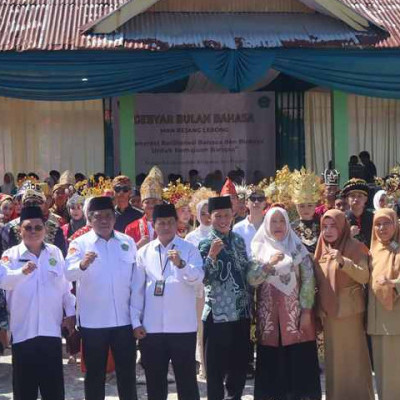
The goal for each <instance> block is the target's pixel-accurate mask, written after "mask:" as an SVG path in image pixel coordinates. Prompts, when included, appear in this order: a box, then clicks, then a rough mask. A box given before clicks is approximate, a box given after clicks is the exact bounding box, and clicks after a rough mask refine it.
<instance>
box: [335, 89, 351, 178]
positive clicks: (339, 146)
mask: <svg viewBox="0 0 400 400" xmlns="http://www.w3.org/2000/svg"><path fill="white" fill-rule="evenodd" d="M331 99H332V105H331V107H332V160H333V165H334V167H335V168H336V169H337V170H338V171H339V172H340V183H341V186H343V184H344V183H345V182H346V181H347V180H348V179H349V166H348V163H349V157H350V155H349V135H348V128H349V119H348V107H347V93H344V92H341V91H338V90H333V91H332V94H331Z"/></svg>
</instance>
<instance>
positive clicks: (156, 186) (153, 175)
mask: <svg viewBox="0 0 400 400" xmlns="http://www.w3.org/2000/svg"><path fill="white" fill-rule="evenodd" d="M163 181H164V177H163V174H162V172H161V170H160V168H158V167H157V166H154V167H153V168H152V169H151V170H150V172H149V174H148V175H147V176H146V178H145V180H144V181H143V183H142V185H141V186H140V197H141V199H142V201H143V200H146V199H158V200H162V196H163Z"/></svg>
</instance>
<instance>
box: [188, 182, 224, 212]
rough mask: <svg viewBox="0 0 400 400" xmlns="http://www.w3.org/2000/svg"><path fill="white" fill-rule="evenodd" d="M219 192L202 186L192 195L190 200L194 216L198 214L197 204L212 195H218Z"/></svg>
mask: <svg viewBox="0 0 400 400" xmlns="http://www.w3.org/2000/svg"><path fill="white" fill-rule="evenodd" d="M217 196H218V194H217V192H214V191H213V190H212V189H209V188H206V187H201V188H200V189H198V190H196V191H195V192H194V193H193V194H192V197H191V200H190V204H189V206H190V211H191V212H192V214H193V216H195V217H196V216H197V204H199V203H200V202H201V201H203V200H208V199H209V198H210V197H217Z"/></svg>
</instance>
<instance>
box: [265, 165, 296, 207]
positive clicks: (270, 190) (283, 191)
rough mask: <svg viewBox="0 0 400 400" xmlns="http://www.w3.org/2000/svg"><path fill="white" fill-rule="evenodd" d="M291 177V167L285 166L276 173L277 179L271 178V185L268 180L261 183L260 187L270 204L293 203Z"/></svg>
mask: <svg viewBox="0 0 400 400" xmlns="http://www.w3.org/2000/svg"><path fill="white" fill-rule="evenodd" d="M291 175H292V173H291V172H290V169H289V167H288V166H287V165H285V166H284V167H283V168H282V169H281V170H278V171H276V175H275V179H274V178H270V181H269V183H268V180H267V179H264V180H263V181H261V182H260V183H259V185H258V186H259V187H260V188H261V189H263V190H264V193H265V196H266V197H267V199H268V201H269V202H270V203H283V204H285V205H290V204H291V203H292V198H291V197H292V196H291V193H290V189H291V188H290V184H291Z"/></svg>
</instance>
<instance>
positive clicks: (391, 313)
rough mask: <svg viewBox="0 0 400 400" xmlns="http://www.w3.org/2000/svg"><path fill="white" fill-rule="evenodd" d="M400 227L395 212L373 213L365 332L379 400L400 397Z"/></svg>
mask: <svg viewBox="0 0 400 400" xmlns="http://www.w3.org/2000/svg"><path fill="white" fill-rule="evenodd" d="M399 248H400V228H399V222H398V219H397V215H396V212H395V211H394V210H391V209H388V208H383V209H381V210H379V211H377V212H376V213H375V216H374V222H373V230H372V242H371V255H372V277H371V284H370V293H369V297H368V299H369V300H368V333H369V334H370V335H371V339H372V351H373V357H374V370H375V378H376V383H377V389H378V396H379V400H395V399H396V400H397V399H398V398H399V396H400V379H399V377H400V363H399V360H400V300H399V293H400V286H399V284H400V252H399Z"/></svg>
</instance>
